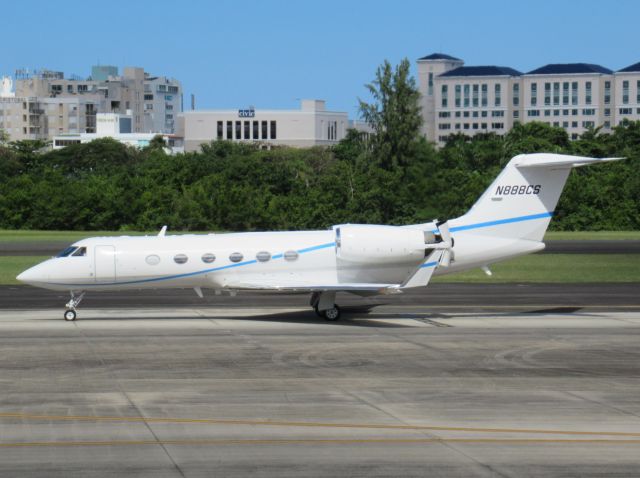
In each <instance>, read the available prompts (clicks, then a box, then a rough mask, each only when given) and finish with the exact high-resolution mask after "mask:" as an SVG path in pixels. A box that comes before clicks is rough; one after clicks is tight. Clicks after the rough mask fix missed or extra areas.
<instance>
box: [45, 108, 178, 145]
mask: <svg viewBox="0 0 640 478" xmlns="http://www.w3.org/2000/svg"><path fill="white" fill-rule="evenodd" d="M133 124H134V121H133V115H132V114H117V113H97V114H96V128H95V129H96V131H95V133H67V134H60V135H56V136H54V137H53V149H60V148H64V147H65V146H70V145H72V144H79V143H89V142H91V141H93V140H95V139H99V138H107V137H108V138H112V139H115V140H116V141H119V142H121V143H123V144H126V145H128V146H133V147H136V148H144V147H145V146H149V143H150V142H151V140H152V139H153V138H154V137H155V136H157V135H159V134H160V133H139V132H134V131H133ZM160 135H161V136H162V139H163V140H164V143H165V145H166V148H165V149H166V151H167V152H169V153H172V154H175V153H182V152H184V147H183V142H182V138H181V137H179V136H176V135H175V134H167V133H163V134H160Z"/></svg>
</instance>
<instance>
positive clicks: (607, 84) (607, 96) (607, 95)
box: [604, 81, 611, 105]
mask: <svg viewBox="0 0 640 478" xmlns="http://www.w3.org/2000/svg"><path fill="white" fill-rule="evenodd" d="M610 103H611V82H610V81H605V82H604V104H605V105H608V104H610Z"/></svg>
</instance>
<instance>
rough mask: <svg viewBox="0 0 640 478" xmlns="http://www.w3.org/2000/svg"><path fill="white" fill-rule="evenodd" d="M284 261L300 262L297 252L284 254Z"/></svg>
mask: <svg viewBox="0 0 640 478" xmlns="http://www.w3.org/2000/svg"><path fill="white" fill-rule="evenodd" d="M284 260H285V261H289V262H293V261H296V260H298V253H297V252H296V251H287V252H285V253H284Z"/></svg>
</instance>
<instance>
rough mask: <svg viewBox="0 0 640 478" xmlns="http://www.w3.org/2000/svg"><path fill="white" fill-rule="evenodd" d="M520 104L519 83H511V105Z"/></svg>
mask: <svg viewBox="0 0 640 478" xmlns="http://www.w3.org/2000/svg"><path fill="white" fill-rule="evenodd" d="M519 104H520V85H519V84H518V83H514V84H513V106H518V105H519Z"/></svg>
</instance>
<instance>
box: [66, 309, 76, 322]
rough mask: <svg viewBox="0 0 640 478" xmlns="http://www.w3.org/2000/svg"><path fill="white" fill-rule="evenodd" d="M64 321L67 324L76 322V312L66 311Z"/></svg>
mask: <svg viewBox="0 0 640 478" xmlns="http://www.w3.org/2000/svg"><path fill="white" fill-rule="evenodd" d="M64 320H66V321H67V322H73V321H74V320H76V311H75V310H72V309H68V310H65V312H64Z"/></svg>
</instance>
